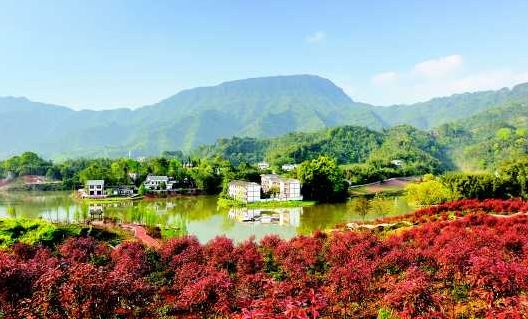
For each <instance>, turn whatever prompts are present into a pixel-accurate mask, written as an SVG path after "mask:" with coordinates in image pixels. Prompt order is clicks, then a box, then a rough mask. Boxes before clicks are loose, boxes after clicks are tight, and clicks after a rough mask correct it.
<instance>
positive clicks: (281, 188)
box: [260, 174, 303, 200]
mask: <svg viewBox="0 0 528 319" xmlns="http://www.w3.org/2000/svg"><path fill="white" fill-rule="evenodd" d="M260 178H261V179H260V180H261V184H262V191H263V192H264V193H270V192H274V193H273V194H270V195H271V196H272V198H276V199H279V200H302V199H303V197H302V195H301V182H299V180H297V179H293V178H283V177H280V176H279V175H276V174H264V175H261V177H260Z"/></svg>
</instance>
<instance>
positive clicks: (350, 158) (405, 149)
mask: <svg viewBox="0 0 528 319" xmlns="http://www.w3.org/2000/svg"><path fill="white" fill-rule="evenodd" d="M446 151H447V150H446V148H445V147H444V146H443V145H441V144H440V143H439V142H438V141H437V139H436V137H435V136H434V134H433V133H430V132H427V131H422V130H418V129H416V128H413V127H411V126H408V125H401V126H396V127H393V128H390V129H386V130H382V131H381V132H377V131H373V130H369V129H367V128H364V127H357V126H343V127H338V128H333V129H326V130H322V131H319V132H315V133H292V134H287V135H285V136H281V137H277V138H272V139H255V138H238V137H235V138H232V139H221V140H219V141H218V142H217V143H216V144H214V145H209V146H203V147H200V148H199V149H197V150H196V152H195V153H194V154H193V155H194V156H195V157H202V158H203V157H206V158H207V157H216V156H219V157H222V158H224V159H226V160H229V161H230V162H232V163H234V164H235V165H238V164H240V163H243V162H248V163H256V162H258V161H263V160H266V161H268V162H269V163H270V164H272V165H273V166H275V167H277V168H278V167H280V166H281V164H285V163H301V162H304V161H306V160H311V159H315V158H317V157H319V156H322V155H325V156H329V157H332V158H335V159H336V160H337V162H338V163H339V164H341V165H347V164H348V165H347V166H346V167H347V169H351V170H354V172H355V174H356V175H358V174H361V173H360V172H357V171H361V172H363V171H377V172H380V171H381V172H385V173H386V174H387V175H414V174H421V173H425V172H439V171H443V170H446V169H449V168H451V167H452V164H451V161H450V159H449V158H448V157H447V153H446ZM394 160H400V161H402V163H401V165H395V164H394V163H393V161H394ZM350 164H352V165H350ZM365 174H366V173H365Z"/></svg>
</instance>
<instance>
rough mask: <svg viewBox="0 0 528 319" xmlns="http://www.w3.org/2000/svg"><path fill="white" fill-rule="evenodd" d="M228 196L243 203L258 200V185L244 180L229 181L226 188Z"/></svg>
mask: <svg viewBox="0 0 528 319" xmlns="http://www.w3.org/2000/svg"><path fill="white" fill-rule="evenodd" d="M228 193H229V196H230V197H231V198H234V199H236V200H239V201H241V202H244V203H254V202H258V201H260V185H259V184H257V183H253V182H246V181H231V182H230V183H229V189H228Z"/></svg>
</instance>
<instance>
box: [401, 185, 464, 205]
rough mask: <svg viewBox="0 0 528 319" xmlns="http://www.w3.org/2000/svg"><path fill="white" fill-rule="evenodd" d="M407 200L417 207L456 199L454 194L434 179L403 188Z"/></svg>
mask: <svg viewBox="0 0 528 319" xmlns="http://www.w3.org/2000/svg"><path fill="white" fill-rule="evenodd" d="M405 190H406V191H407V199H408V200H409V201H411V202H414V203H416V204H418V205H435V204H440V203H444V202H447V201H450V200H453V199H455V198H456V196H455V194H453V193H452V192H451V190H449V188H447V187H446V186H445V185H444V184H442V183H441V182H440V181H438V180H436V179H430V178H425V180H424V181H423V182H421V183H412V184H409V185H407V186H406V187H405Z"/></svg>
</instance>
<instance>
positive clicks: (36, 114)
mask: <svg viewBox="0 0 528 319" xmlns="http://www.w3.org/2000/svg"><path fill="white" fill-rule="evenodd" d="M381 93H382V92H381ZM527 97H528V84H523V85H518V86H516V87H514V88H513V89H511V90H510V89H502V90H498V91H486V92H475V93H466V94H458V95H453V96H450V97H443V98H436V99H432V100H430V101H427V102H423V103H417V104H412V105H397V106H388V107H378V106H372V105H368V104H365V103H359V102H356V101H353V100H352V99H351V98H350V97H348V96H347V95H346V94H345V93H344V92H343V90H342V89H341V88H339V87H337V86H336V85H335V84H333V83H332V82H331V81H330V80H327V79H324V78H321V77H318V76H313V75H293V76H275V77H264V78H255V79H246V80H238V81H232V82H226V83H222V84H220V85H216V86H211V87H202V88H195V89H190V90H185V91H182V92H180V93H178V94H176V95H174V96H172V97H169V98H167V99H165V100H162V101H161V102H159V103H156V104H153V105H149V106H144V107H140V108H138V109H135V110H131V109H126V108H123V109H114V110H105V111H88V110H83V111H74V110H72V109H70V108H67V107H62V106H57V105H50V104H44V103H38V102H33V101H30V100H27V99H25V98H13V97H5V98H0V127H2V132H3V134H1V135H0V145H3V146H4V147H3V148H0V158H6V157H8V156H11V155H14V154H19V153H22V152H24V151H28V150H32V151H36V152H37V153H39V154H41V155H43V156H44V157H46V158H54V159H62V158H71V157H81V156H87V157H95V156H97V157H101V156H104V157H122V156H126V155H128V153H129V151H131V152H132V154H133V156H155V155H160V154H161V153H162V152H164V151H175V150H183V151H186V152H188V151H190V150H191V149H193V148H196V147H198V146H200V145H203V144H212V143H215V141H216V140H218V139H220V138H230V137H232V136H238V137H242V138H245V137H250V138H270V137H276V136H281V135H284V134H287V133H291V132H305V133H306V132H316V131H320V130H323V129H326V128H334V127H338V126H344V125H352V126H362V127H368V128H369V129H371V130H377V131H380V130H381V129H383V128H390V127H392V126H395V125H400V124H407V125H412V126H414V127H417V128H419V129H424V130H425V129H432V128H434V127H438V126H440V125H442V124H445V123H449V122H453V121H457V120H461V119H465V118H468V117H471V116H473V115H475V114H478V113H480V112H483V111H486V110H488V109H491V108H494V107H497V106H500V105H506V104H512V103H519V102H522V101H526V99H527ZM301 138H302V137H301ZM308 151H309V150H308ZM349 155H351V154H349ZM354 156H362V154H361V153H360V152H359V151H358V153H357V154H355V155H354Z"/></svg>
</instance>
